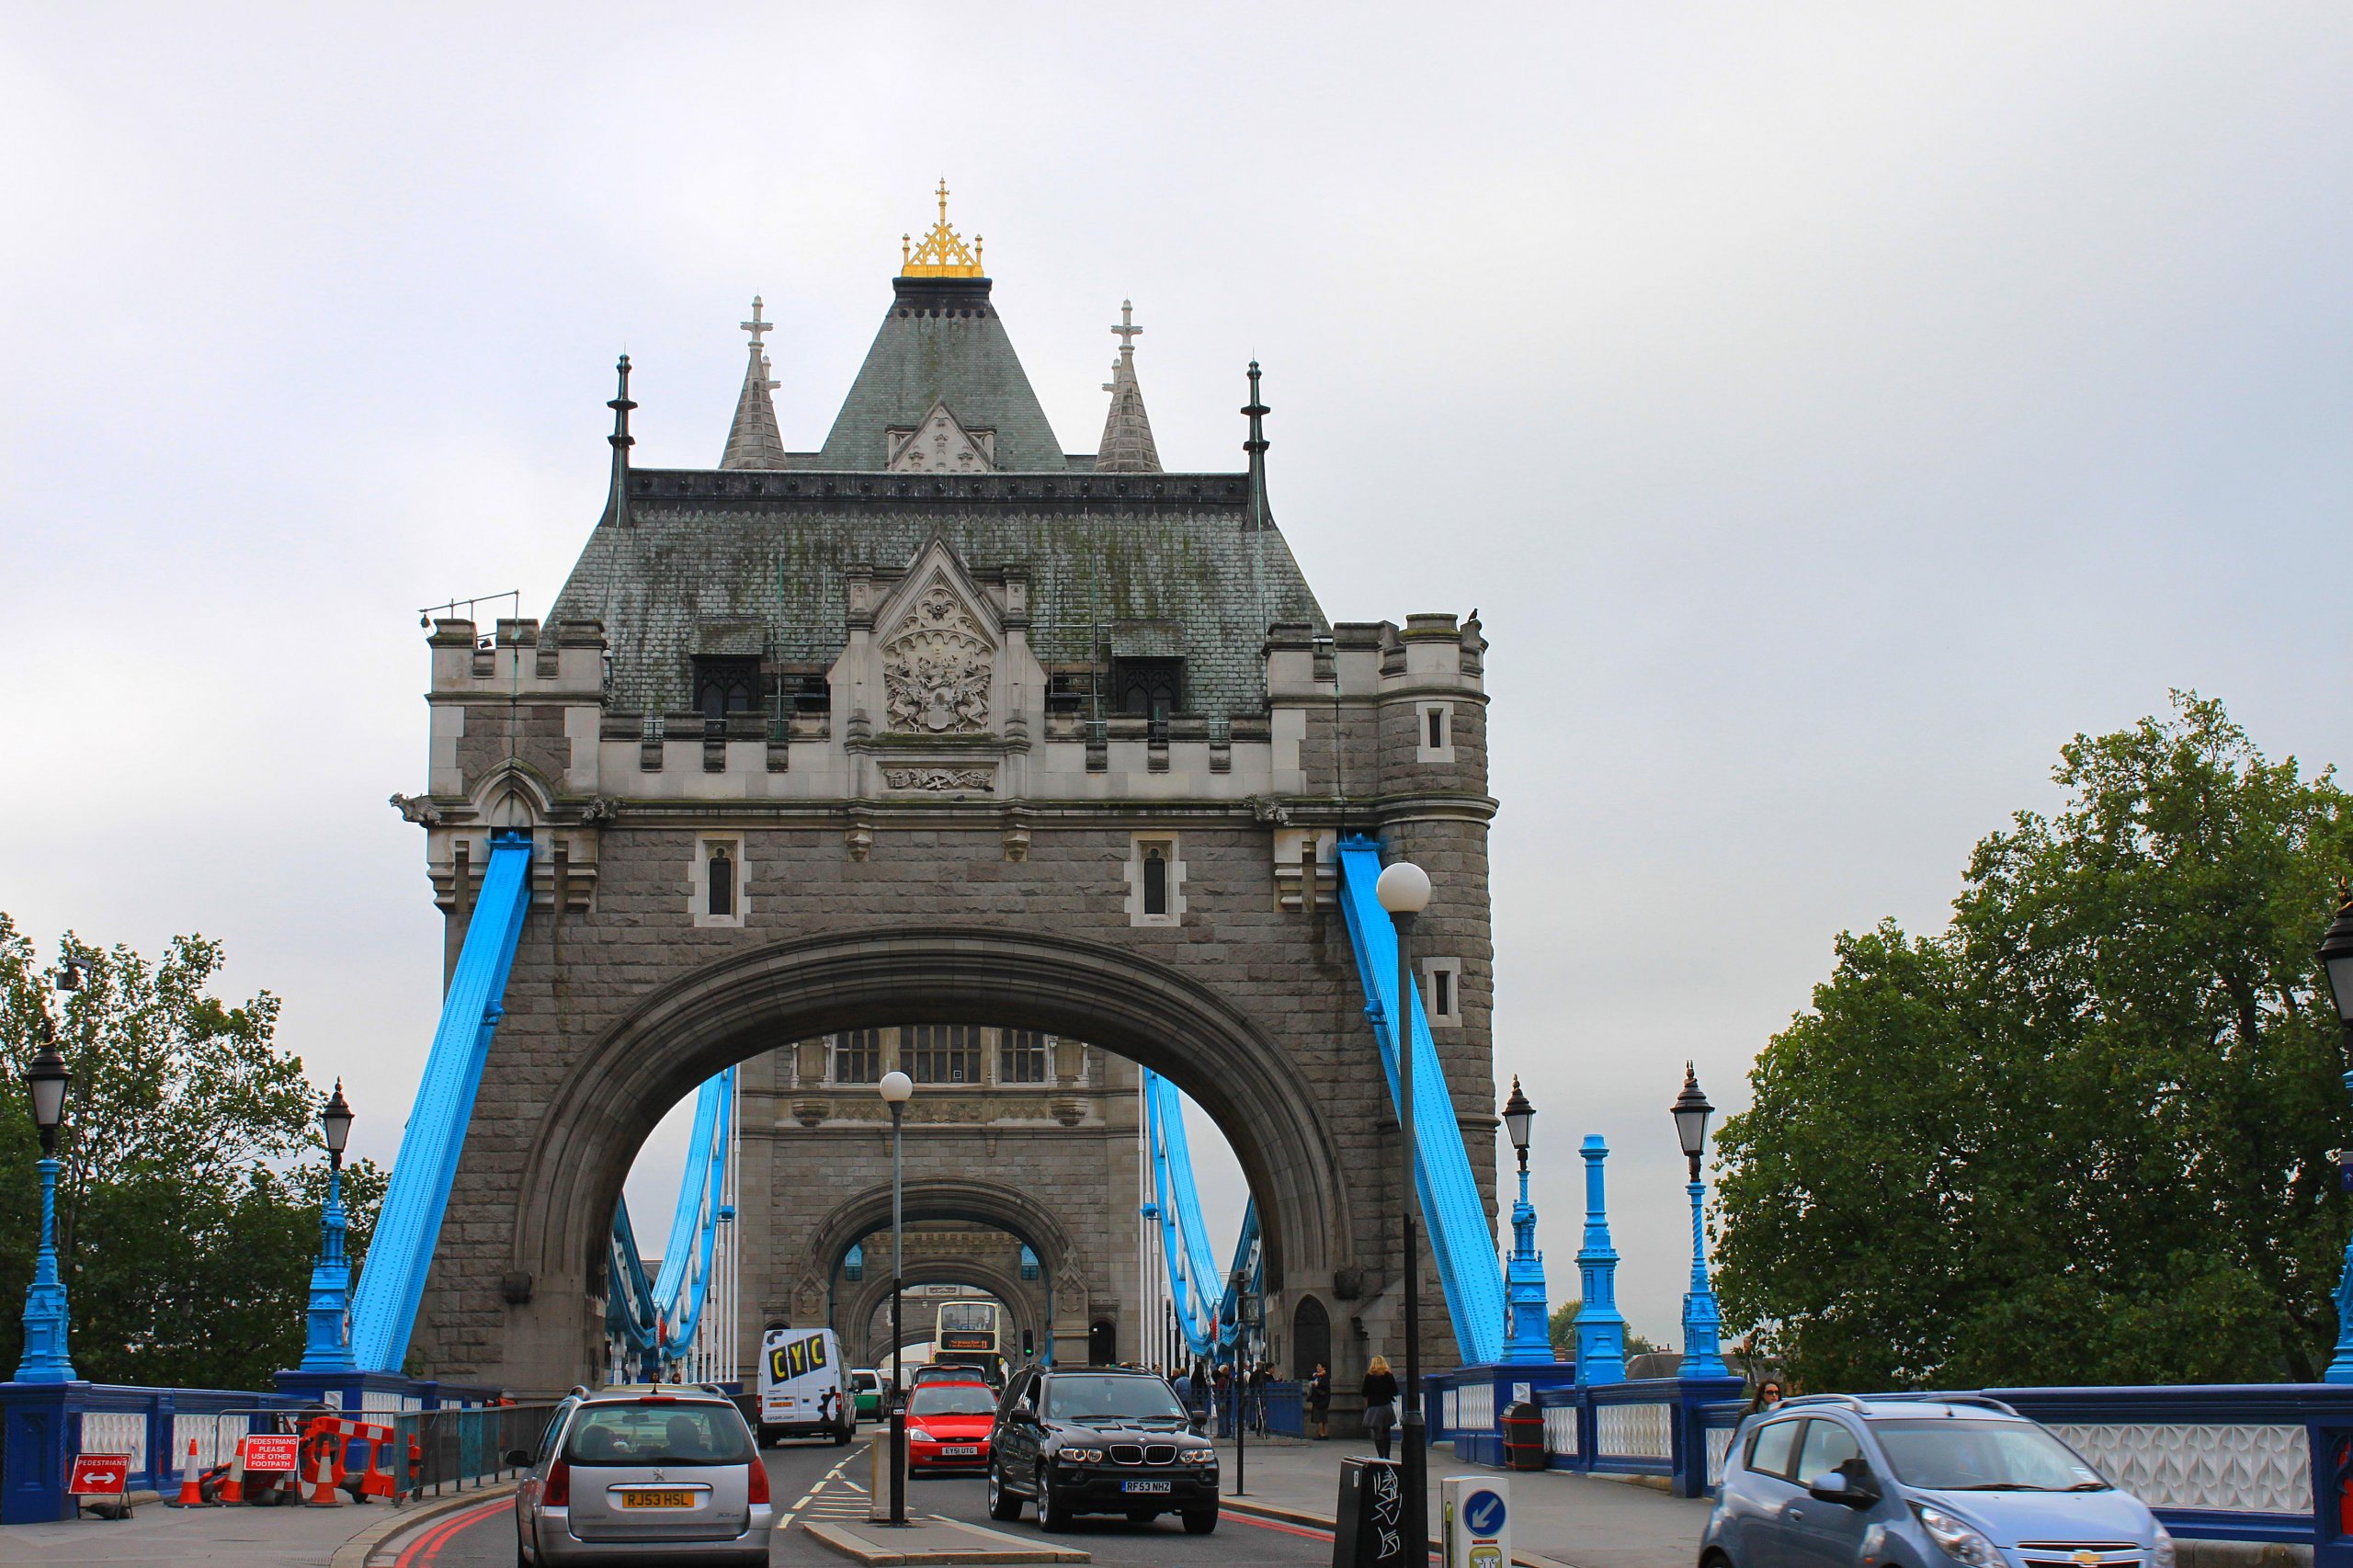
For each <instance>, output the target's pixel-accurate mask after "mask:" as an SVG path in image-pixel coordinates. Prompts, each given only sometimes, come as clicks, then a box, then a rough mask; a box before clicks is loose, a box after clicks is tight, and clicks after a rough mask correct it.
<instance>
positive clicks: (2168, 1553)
mask: <svg viewBox="0 0 2353 1568" xmlns="http://www.w3.org/2000/svg"><path fill="white" fill-rule="evenodd" d="M2149 1568H2174V1553H2173V1536H2172V1533H2171V1532H2169V1531H2168V1530H2167V1529H2166V1528H2165V1526H2163V1525H2159V1526H2158V1527H2157V1539H2156V1542H2155V1544H2154V1545H2153V1546H2152V1547H2151V1548H2150V1549H2149Z"/></svg>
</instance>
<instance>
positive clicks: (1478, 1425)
mask: <svg viewBox="0 0 2353 1568" xmlns="http://www.w3.org/2000/svg"><path fill="white" fill-rule="evenodd" d="M1460 1392H1461V1395H1462V1401H1461V1404H1460V1405H1458V1406H1457V1407H1456V1408H1457V1410H1458V1411H1459V1412H1460V1415H1459V1416H1458V1417H1457V1419H1456V1420H1455V1422H1454V1424H1453V1430H1455V1431H1458V1432H1492V1431H1494V1430H1495V1384H1493V1383H1474V1384H1472V1386H1471V1387H1469V1388H1466V1389H1463V1390H1461V1391H1460Z"/></svg>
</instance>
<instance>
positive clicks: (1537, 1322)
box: [1504, 1074, 1560, 1362]
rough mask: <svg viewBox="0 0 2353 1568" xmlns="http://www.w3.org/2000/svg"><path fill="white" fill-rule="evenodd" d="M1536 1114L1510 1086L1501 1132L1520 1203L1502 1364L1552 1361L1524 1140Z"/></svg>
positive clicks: (1514, 1215) (1514, 1219)
mask: <svg viewBox="0 0 2353 1568" xmlns="http://www.w3.org/2000/svg"><path fill="white" fill-rule="evenodd" d="M1535 1119H1536V1108H1535V1106H1533V1105H1532V1104H1530V1103H1529V1098H1528V1096H1527V1095H1525V1094H1524V1093H1522V1092H1521V1090H1520V1087H1519V1078H1518V1075H1517V1074H1515V1075H1514V1076H1513V1078H1512V1081H1511V1098H1510V1099H1508V1100H1506V1101H1505V1102H1504V1131H1506V1132H1508V1133H1509V1134H1510V1135H1511V1146H1512V1147H1513V1148H1514V1149H1515V1150H1517V1151H1518V1153H1519V1201H1518V1202H1517V1203H1515V1204H1513V1205H1512V1206H1511V1235H1512V1248H1511V1267H1510V1269H1509V1271H1508V1274H1507V1277H1506V1282H1505V1283H1506V1288H1507V1289H1508V1290H1509V1292H1510V1298H1509V1299H1510V1301H1511V1338H1510V1341H1509V1342H1508V1343H1507V1344H1506V1346H1504V1359H1505V1360H1506V1361H1523V1362H1526V1361H1557V1360H1559V1359H1560V1358H1559V1357H1558V1356H1557V1355H1555V1354H1554V1353H1553V1350H1552V1325H1551V1324H1550V1322H1549V1321H1548V1319H1547V1317H1546V1307H1547V1304H1548V1303H1547V1302H1546V1301H1545V1300H1544V1255H1543V1254H1542V1253H1540V1252H1538V1251H1537V1250H1536V1205H1534V1204H1533V1203H1530V1202H1529V1200H1528V1136H1529V1124H1530V1123H1531V1122H1533V1121H1534V1120H1535Z"/></svg>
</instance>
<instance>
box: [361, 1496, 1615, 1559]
mask: <svg viewBox="0 0 2353 1568" xmlns="http://www.w3.org/2000/svg"><path fill="white" fill-rule="evenodd" d="M1218 1506H1219V1507H1221V1508H1222V1509H1224V1510H1225V1511H1226V1512H1228V1513H1232V1514H1256V1515H1257V1516H1258V1517H1261V1518H1267V1519H1273V1520H1276V1521H1277V1522H1279V1523H1281V1524H1286V1525H1310V1526H1313V1528H1316V1529H1319V1530H1328V1529H1332V1528H1335V1526H1334V1523H1333V1519H1332V1517H1331V1516H1330V1515H1329V1514H1311V1513H1308V1512H1307V1511H1306V1510H1304V1509H1302V1508H1278V1507H1276V1506H1274V1505H1273V1504H1272V1503H1252V1502H1248V1501H1246V1500H1245V1499H1243V1498H1239V1497H1226V1498H1222V1499H1220V1500H1219V1503H1218ZM1445 1545H1446V1543H1445V1542H1443V1541H1441V1540H1438V1537H1436V1536H1432V1537H1430V1550H1431V1551H1443V1550H1444V1549H1445ZM1511 1560H1512V1562H1514V1563H1515V1564H1517V1565H1518V1568H1574V1564H1573V1563H1568V1562H1562V1561H1561V1560H1560V1559H1559V1558H1557V1557H1546V1556H1545V1555H1543V1554H1542V1553H1541V1552H1535V1551H1515V1552H1513V1553H1512V1554H1511ZM337 1568H341V1564H337Z"/></svg>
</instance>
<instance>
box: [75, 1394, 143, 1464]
mask: <svg viewBox="0 0 2353 1568" xmlns="http://www.w3.org/2000/svg"><path fill="white" fill-rule="evenodd" d="M81 1451H82V1452H84V1453H85V1454H129V1455H130V1456H131V1471H132V1473H133V1474H136V1473H137V1472H139V1471H142V1470H145V1469H146V1468H147V1417H146V1416H144V1415H139V1414H137V1413H136V1412H131V1411H119V1410H89V1411H85V1412H83V1414H82V1449H81Z"/></svg>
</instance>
